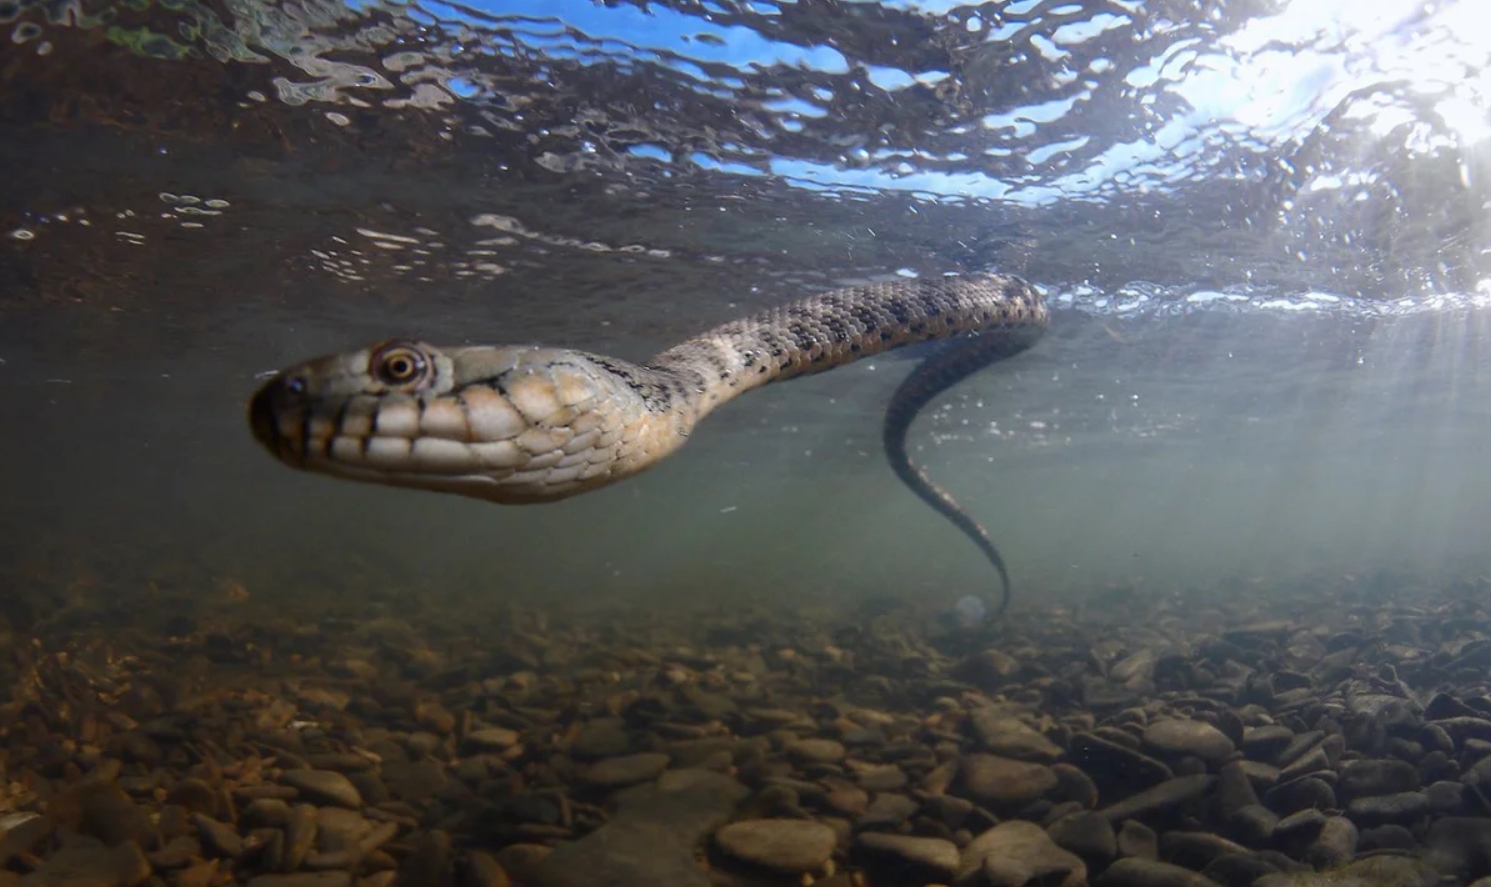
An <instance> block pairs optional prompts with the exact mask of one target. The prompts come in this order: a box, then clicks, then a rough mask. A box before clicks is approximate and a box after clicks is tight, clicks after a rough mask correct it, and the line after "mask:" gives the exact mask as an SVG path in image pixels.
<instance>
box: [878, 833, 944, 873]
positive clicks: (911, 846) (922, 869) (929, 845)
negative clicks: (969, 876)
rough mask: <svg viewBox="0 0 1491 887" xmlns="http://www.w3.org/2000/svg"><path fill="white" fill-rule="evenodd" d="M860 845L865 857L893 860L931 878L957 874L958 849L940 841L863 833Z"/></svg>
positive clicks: (937, 839)
mask: <svg viewBox="0 0 1491 887" xmlns="http://www.w3.org/2000/svg"><path fill="white" fill-rule="evenodd" d="M859 846H860V848H861V849H862V850H863V851H864V852H865V854H866V855H869V856H874V857H876V858H879V859H886V860H887V861H890V860H893V861H894V862H896V863H899V864H900V865H901V866H904V867H906V868H910V869H914V870H916V871H917V872H919V873H925V874H927V875H930V876H932V877H934V878H942V877H947V878H951V877H952V876H953V875H955V874H957V871H958V846H957V845H956V844H954V843H953V842H952V841H947V840H944V839H942V838H918V837H913V836H911V835H891V834H885V833H883V832H865V833H864V834H862V835H860V836H859Z"/></svg>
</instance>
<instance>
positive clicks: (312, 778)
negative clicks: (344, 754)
mask: <svg viewBox="0 0 1491 887" xmlns="http://www.w3.org/2000/svg"><path fill="white" fill-rule="evenodd" d="M280 782H283V783H284V784H285V785H288V786H290V787H292V788H294V789H295V790H296V791H299V792H300V793H301V794H302V795H304V796H305V797H306V798H307V799H308V800H310V801H312V802H315V803H320V804H335V805H337V806H339V807H348V808H350V809H353V810H356V809H358V808H360V807H361V806H362V795H361V794H359V793H358V791H357V786H355V785H353V784H352V781H351V780H350V779H348V778H347V777H346V775H345V774H342V773H338V772H336V771H334V770H286V771H284V772H283V773H281V774H280Z"/></svg>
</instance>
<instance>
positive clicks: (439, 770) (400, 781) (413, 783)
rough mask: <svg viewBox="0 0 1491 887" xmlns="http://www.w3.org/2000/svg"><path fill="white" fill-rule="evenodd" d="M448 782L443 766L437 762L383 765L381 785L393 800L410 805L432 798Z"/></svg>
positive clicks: (424, 761) (406, 762)
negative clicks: (390, 794) (386, 789)
mask: <svg viewBox="0 0 1491 887" xmlns="http://www.w3.org/2000/svg"><path fill="white" fill-rule="evenodd" d="M449 781H450V777H449V776H447V775H446V773H445V766H444V765H443V764H441V763H440V762H439V761H434V760H423V761H387V762H385V763H384V764H383V784H384V785H385V786H386V787H387V788H388V790H389V792H391V793H392V794H393V796H394V797H395V798H398V799H399V800H401V801H405V802H408V803H410V804H417V803H419V802H421V801H427V800H429V799H430V798H433V797H434V796H435V795H436V794H438V793H439V792H440V790H441V789H443V788H445V785H446V783H448V782H449Z"/></svg>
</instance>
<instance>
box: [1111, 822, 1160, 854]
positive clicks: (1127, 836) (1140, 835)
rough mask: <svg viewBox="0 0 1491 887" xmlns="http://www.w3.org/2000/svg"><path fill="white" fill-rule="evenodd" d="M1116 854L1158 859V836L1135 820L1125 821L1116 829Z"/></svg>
mask: <svg viewBox="0 0 1491 887" xmlns="http://www.w3.org/2000/svg"><path fill="white" fill-rule="evenodd" d="M1099 815H1100V816H1101V815H1102V814H1099ZM1105 818H1106V817H1105ZM1109 821H1110V822H1111V820H1109ZM1118 854H1119V855H1120V856H1132V857H1135V858H1137V859H1159V858H1160V836H1159V835H1157V834H1155V831H1154V829H1152V828H1150V827H1149V826H1147V825H1145V824H1144V823H1142V822H1140V821H1138V820H1137V819H1129V820H1125V822H1124V824H1123V825H1121V826H1119V827H1118Z"/></svg>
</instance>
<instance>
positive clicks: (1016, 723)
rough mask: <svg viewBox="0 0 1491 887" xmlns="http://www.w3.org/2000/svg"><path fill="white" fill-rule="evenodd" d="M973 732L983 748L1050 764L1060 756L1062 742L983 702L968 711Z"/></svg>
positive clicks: (1017, 757)
mask: <svg viewBox="0 0 1491 887" xmlns="http://www.w3.org/2000/svg"><path fill="white" fill-rule="evenodd" d="M968 719H969V721H970V722H971V723H972V725H973V733H974V735H975V736H977V737H978V741H979V742H980V743H981V744H982V746H983V750H984V751H986V752H990V753H992V754H996V755H1000V756H1002V757H1006V758H1015V759H1017V760H1021V761H1037V762H1039V763H1042V764H1050V763H1052V762H1054V761H1056V760H1057V759H1058V758H1060V757H1061V755H1062V751H1061V746H1059V745H1057V744H1056V743H1054V742H1052V741H1051V740H1049V739H1047V738H1046V737H1045V735H1044V734H1042V733H1040V732H1039V731H1037V730H1035V729H1034V728H1032V727H1030V726H1028V725H1027V724H1026V723H1025V722H1024V721H1021V720H1020V719H1019V718H1016V717H1012V716H1010V715H1006V714H1003V713H1001V712H1000V711H999V710H998V709H996V708H993V707H990V706H984V707H981V708H975V709H973V710H972V711H971V712H969V713H968Z"/></svg>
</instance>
